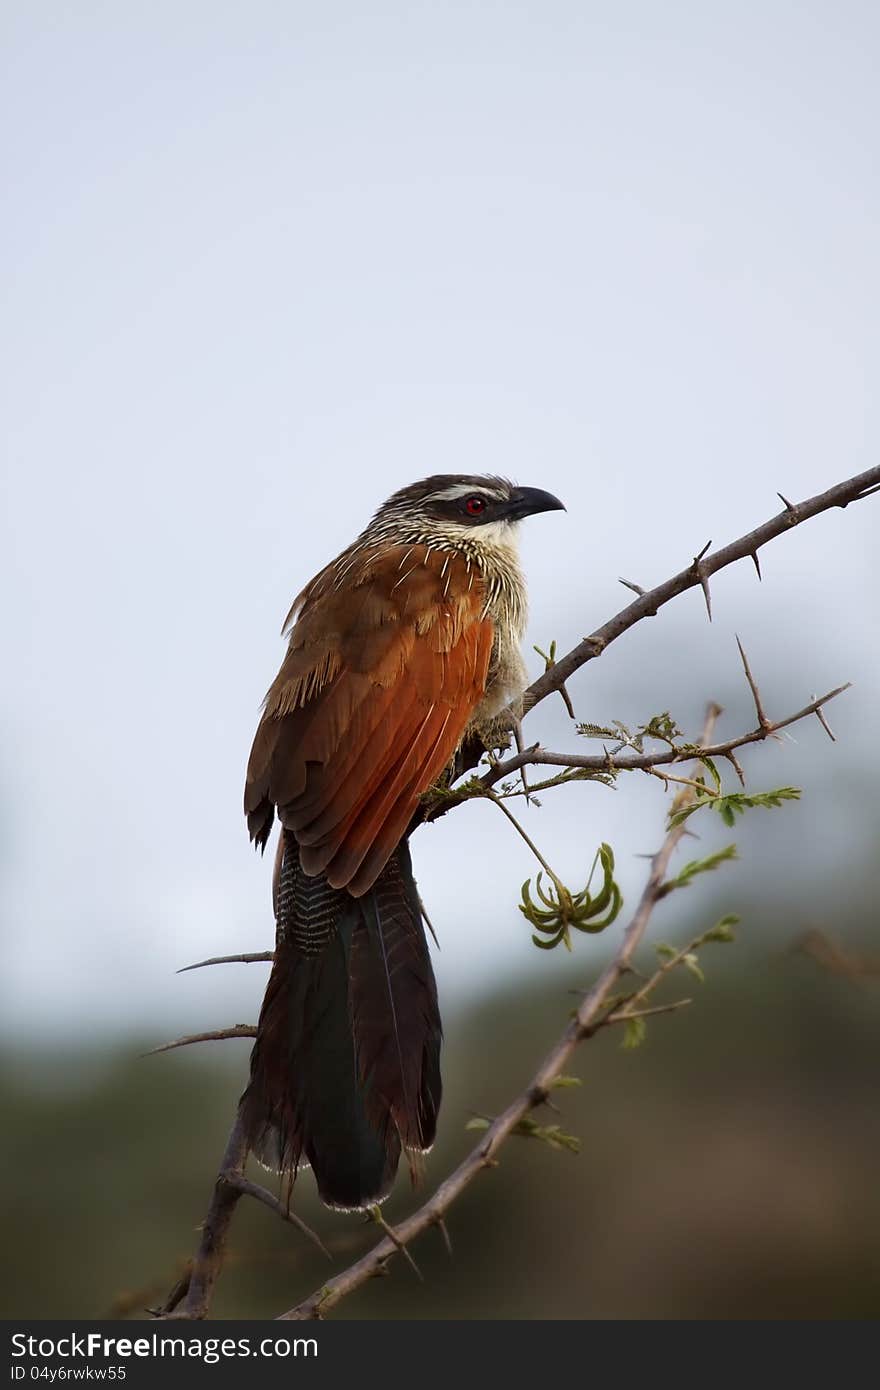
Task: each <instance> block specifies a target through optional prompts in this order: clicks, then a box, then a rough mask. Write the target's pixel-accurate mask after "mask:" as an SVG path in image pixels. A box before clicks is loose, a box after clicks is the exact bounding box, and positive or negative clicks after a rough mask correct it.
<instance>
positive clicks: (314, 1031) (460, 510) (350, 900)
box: [239, 474, 564, 1211]
mask: <svg viewBox="0 0 880 1390" xmlns="http://www.w3.org/2000/svg"><path fill="white" fill-rule="evenodd" d="M560 509H561V510H564V507H563V504H562V503H561V502H560V501H559V499H558V498H557V497H554V496H553V494H552V493H549V492H545V491H543V490H542V489H540V488H532V487H518V486H516V485H515V484H513V483H512V482H509V481H508V480H507V479H505V478H501V477H496V476H488V475H487V476H484V475H465V474H439V475H434V476H432V477H429V478H425V479H423V480H421V481H420V482H416V483H413V484H411V485H409V486H407V487H403V488H401V489H400V490H399V491H397V492H395V493H394V494H393V495H392V496H391V497H390V498H389V499H388V500H387V501H386V502H385V503H384V504H383V505H382V506H380V507H379V509H378V510H377V511H376V513H375V514H374V516H373V517H372V520H371V521H370V522H369V524H368V525H367V526H366V527H365V529H364V530H363V531H362V532H361V533H360V535H359V536H358V537H357V538H356V540H355V541H354V542H353V543H352V544H351V545H350V546H349V547H348V548H347V549H346V550H344V551H343V552H342V553H341V554H340V555H339V556H337V558H336V559H334V560H332V561H331V562H330V563H329V564H328V565H327V566H325V568H324V569H322V570H321V571H320V573H319V574H317V575H316V576H315V578H314V579H312V580H311V582H310V583H308V584H307V585H306V586H305V588H304V589H303V590H302V591H301V593H300V594H299V595H298V596H297V598H296V599H295V600H294V602H293V605H292V607H291V609H290V612H289V613H288V615H287V619H286V621H285V624H284V627H283V629H282V635H283V636H286V637H287V639H288V646H287V652H286V655H285V657H284V660H283V662H282V665H281V669H280V670H279V672H278V675H277V676H276V678H275V680H274V681H273V683H272V685H271V687H270V689H269V691H268V694H267V696H266V699H265V701H264V705H263V712H262V717H261V719H260V722H259V726H258V728H257V731H256V735H255V737H254V741H253V747H252V749H251V754H250V758H249V761H248V767H247V776H246V784H245V794H244V810H245V814H246V817H247V824H248V829H249V832H250V837H251V840H252V842H253V843H254V844H255V845H256V846H257V847H258V848H259V849H260V850H261V851H262V850H264V849H265V847H266V844H267V842H268V840H269V837H270V834H271V832H272V828H273V824H274V822H275V820H276V818H277V820H278V822H279V823H280V836H279V840H278V847H277V853H276V856H275V868H274V874H273V907H274V913H275V925H276V945H275V952H274V960H273V966H272V970H271V974H270V977H269V981H268V984H267V987H266V993H265V996H264V999H263V1005H262V1008H261V1011H260V1018H259V1023H258V1026H257V1034H256V1039H255V1042H254V1047H253V1051H252V1054H251V1067H250V1079H249V1082H248V1085H247V1088H246V1090H245V1092H244V1094H243V1096H242V1098H241V1104H240V1111H239V1113H240V1118H241V1124H242V1128H243V1135H244V1140H245V1144H246V1146H247V1149H248V1150H249V1151H250V1152H251V1153H253V1154H254V1156H255V1157H256V1158H257V1160H258V1161H259V1162H260V1163H261V1164H262V1165H263V1166H264V1167H266V1168H268V1169H269V1170H271V1171H275V1172H278V1173H280V1174H282V1175H284V1176H287V1177H288V1178H289V1180H290V1182H291V1183H292V1182H293V1180H294V1179H295V1178H296V1176H297V1174H298V1172H299V1170H300V1169H301V1168H307V1167H311V1168H312V1170H313V1174H314V1177H315V1180H316V1183H317V1188H318V1193H319V1195H320V1197H321V1199H322V1201H323V1202H324V1203H325V1204H326V1205H327V1206H329V1207H333V1208H337V1209H339V1210H342V1211H363V1210H367V1209H370V1208H373V1207H374V1206H375V1205H376V1204H378V1203H379V1202H382V1201H384V1199H385V1198H386V1197H387V1196H388V1195H389V1193H390V1191H391V1188H392V1185H393V1183H394V1179H395V1176H396V1173H397V1169H398V1165H399V1161H400V1158H401V1155H402V1154H404V1155H405V1156H406V1159H407V1162H408V1164H409V1168H410V1173H411V1175H412V1179H413V1181H414V1182H415V1181H416V1180H417V1177H418V1175H419V1173H420V1171H421V1168H422V1166H423V1163H424V1159H423V1157H422V1156H423V1155H424V1154H426V1153H427V1152H428V1151H429V1150H430V1148H431V1146H432V1144H433V1142H434V1138H435V1133H436V1127H437V1115H438V1110H439V1107H440V1098H441V1075H440V1047H441V1038H442V1027H441V1021H440V1013H439V1007H438V1002H437V987H436V983H435V979H434V972H433V968H432V965H431V958H430V954H429V949H428V943H427V938H426V935H425V931H424V925H423V912H424V910H423V907H422V903H421V899H420V897H419V893H418V889H417V886H416V882H415V879H414V877H413V870H412V863H411V859H410V852H409V845H408V836H409V833H410V831H411V829H412V828H413V826H414V824H416V823H417V822H418V812H419V806H420V802H421V799H422V797H423V796H424V794H425V793H426V792H428V791H430V789H431V788H432V787H433V786H435V785H436V784H438V782H439V781H440V779H442V778H443V776H444V775H445V774H446V772H447V769H449V768H450V765H451V764H452V761H453V759H454V756H455V754H456V751H457V750H458V748H459V747H460V745H461V744H462V742H463V740H464V739H466V738H470V737H471V736H476V737H477V738H479V739H481V740H482V744H483V746H484V747H487V748H491V747H492V746H493V741H494V746H496V747H498V746H502V744H503V741H504V740H503V739H500V738H499V732H498V728H499V724H500V725H501V726H504V724H505V719H504V714H503V712H504V711H505V710H506V709H507V708H508V707H509V706H510V705H511V704H513V705H514V707H516V702H517V701H518V700H519V699H520V697H521V696H522V693H523V691H524V690H525V687H526V684H527V679H528V678H527V674H526V667H525V663H524V661H523V657H522V653H521V650H520V647H521V642H522V639H523V635H524V631H525V625H526V617H527V600H526V586H525V581H524V578H523V574H522V571H521V568H520V563H519V558H518V545H517V539H518V529H519V523H520V522H521V521H522V520H523V519H524V518H525V517H528V516H531V515H533V514H535V513H538V512H548V511H554V510H560ZM507 726H508V727H509V716H508V718H507Z"/></svg>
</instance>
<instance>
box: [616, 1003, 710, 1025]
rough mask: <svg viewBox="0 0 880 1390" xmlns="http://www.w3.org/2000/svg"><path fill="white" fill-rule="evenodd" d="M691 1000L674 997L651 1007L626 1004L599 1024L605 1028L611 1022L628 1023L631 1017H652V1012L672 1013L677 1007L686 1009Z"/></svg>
mask: <svg viewBox="0 0 880 1390" xmlns="http://www.w3.org/2000/svg"><path fill="white" fill-rule="evenodd" d="M693 1002H694V1001H693V999H675V1000H673V1002H672V1003H671V1004H655V1005H654V1007H653V1008H651V1009H631V1008H630V1007H629V1005H628V1004H627V1006H626V1007H625V1008H623V1009H618V1010H615V1012H614V1013H611V1014H606V1016H605V1018H603V1019H602V1025H601V1026H602V1027H603V1028H607V1027H609V1025H610V1024H612V1023H628V1022H629V1020H630V1019H631V1018H652V1017H653V1016H654V1014H674V1013H675V1011H676V1010H677V1009H686V1008H687V1006H688V1004H693Z"/></svg>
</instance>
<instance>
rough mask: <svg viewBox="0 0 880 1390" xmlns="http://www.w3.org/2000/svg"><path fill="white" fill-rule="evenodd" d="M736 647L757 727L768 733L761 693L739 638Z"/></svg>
mask: <svg viewBox="0 0 880 1390" xmlns="http://www.w3.org/2000/svg"><path fill="white" fill-rule="evenodd" d="M736 645H737V646H738V647H739V654H740V656H741V657H742V664H743V670H744V671H745V673H746V680H747V681H748V683H749V689H750V690H751V692H752V699H753V700H754V702H755V713H756V714H757V716H758V725H759V727H760V728H762V729H763V730H764V732H765V733H769V732H770V730H771V724H770V720H769V719H768V718H767V715H766V714H765V712H764V706H763V704H762V703H761V692H760V690H759V689H758V683H757V681H756V680H755V678H754V676H753V675H752V668H751V667H750V666H749V659H748V657H747V656H746V654H745V651H744V649H743V644H742V642H741V641H740V640H739V637H737V639H736Z"/></svg>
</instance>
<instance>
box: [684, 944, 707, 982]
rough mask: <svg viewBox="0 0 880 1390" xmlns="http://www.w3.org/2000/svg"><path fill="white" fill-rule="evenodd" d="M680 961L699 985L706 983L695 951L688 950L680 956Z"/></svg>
mask: <svg viewBox="0 0 880 1390" xmlns="http://www.w3.org/2000/svg"><path fill="white" fill-rule="evenodd" d="M681 963H682V965H683V966H684V967H685V969H686V970H689V971H690V972H691V974H692V975H693V977H694V979H695V980H699V982H700V984H701V985H704V984H705V983H706V976H705V975H704V974H703V972H702V970H701V969H700V962H699V961H698V960H697V957H696V954H695V952H693V951H688V952H687V953H686V954H685V955H683V956H682V958H681Z"/></svg>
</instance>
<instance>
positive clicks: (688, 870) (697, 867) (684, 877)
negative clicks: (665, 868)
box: [664, 845, 737, 892]
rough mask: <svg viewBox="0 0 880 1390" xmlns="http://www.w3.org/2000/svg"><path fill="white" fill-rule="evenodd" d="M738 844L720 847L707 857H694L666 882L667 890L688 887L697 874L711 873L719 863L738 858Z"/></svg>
mask: <svg viewBox="0 0 880 1390" xmlns="http://www.w3.org/2000/svg"><path fill="white" fill-rule="evenodd" d="M736 858H737V853H736V845H727V846H726V847H725V848H724V849H719V850H717V851H716V852H715V854H709V855H707V856H706V858H705V859H692V860H691V861H690V862H689V863H688V864H685V866H684V868H683V869H681V870H680V871H679V873H678V874H677V875H676V876H675V878H673V879H670V881H669V882H668V883H666V884H664V888H665V890H666V891H667V892H671V891H672V889H673V888H687V887H688V885H689V884H690V883H692V882H693V880H694V879H695V878H696V877H697V874H706V873H709V872H710V870H712V869H717V868H718V865H719V864H725V863H727V861H728V860H730V859H736Z"/></svg>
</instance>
